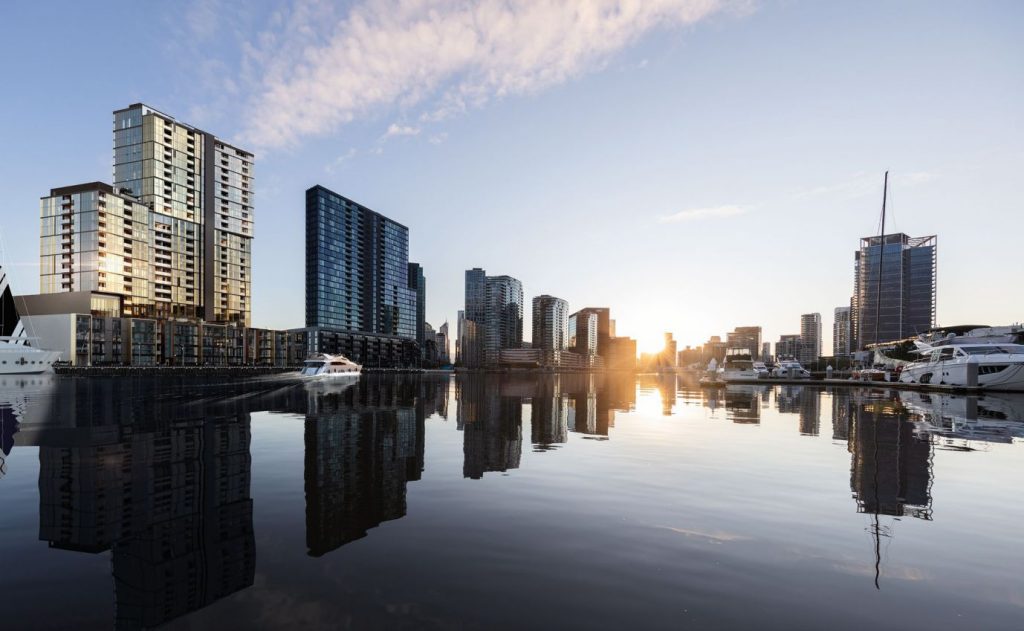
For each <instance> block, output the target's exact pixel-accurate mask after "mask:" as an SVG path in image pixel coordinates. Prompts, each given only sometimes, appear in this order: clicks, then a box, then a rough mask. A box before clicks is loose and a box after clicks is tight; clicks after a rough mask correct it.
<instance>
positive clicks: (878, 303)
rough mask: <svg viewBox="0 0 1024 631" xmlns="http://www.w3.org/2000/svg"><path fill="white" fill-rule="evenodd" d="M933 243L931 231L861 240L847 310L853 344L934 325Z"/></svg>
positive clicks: (900, 336) (935, 245)
mask: <svg viewBox="0 0 1024 631" xmlns="http://www.w3.org/2000/svg"><path fill="white" fill-rule="evenodd" d="M883 242H884V243H883ZM937 249H938V238H937V237H935V236H934V235H933V236H928V237H909V236H907V235H905V234H903V233H898V234H887V235H885V236H884V237H866V238H863V239H861V240H860V249H859V250H858V251H857V253H856V254H855V255H854V256H855V259H854V260H855V264H854V270H855V274H854V276H855V281H854V282H855V284H854V290H853V300H852V301H851V306H852V309H851V313H850V319H851V332H852V334H853V336H854V337H855V343H854V344H852V345H851V347H852V348H853V349H857V350H859V349H862V348H864V346H866V345H868V344H874V343H876V342H889V341H892V340H900V339H903V338H906V337H910V336H913V335H917V334H918V333H923V332H924V331H927V330H928V329H930V328H932V327H933V326H935V270H936V251H937Z"/></svg>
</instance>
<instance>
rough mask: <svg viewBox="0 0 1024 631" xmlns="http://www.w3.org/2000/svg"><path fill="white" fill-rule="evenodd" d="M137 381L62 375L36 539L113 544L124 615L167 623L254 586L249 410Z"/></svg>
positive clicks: (123, 622) (71, 546)
mask: <svg viewBox="0 0 1024 631" xmlns="http://www.w3.org/2000/svg"><path fill="white" fill-rule="evenodd" d="M144 383H146V387H145V389H144V390H140V389H139V388H141V387H142V386H141V384H140V383H138V382H136V381H135V380H127V379H125V380H117V381H116V382H115V381H111V380H86V379H83V380H63V381H61V382H60V383H59V384H58V387H59V389H60V392H58V393H57V396H56V397H55V399H54V401H55V410H54V415H53V417H52V420H53V422H44V423H41V424H39V425H36V426H34V427H28V428H27V431H26V433H25V436H24V438H25V442H26V443H29V444H33V443H34V444H38V445H39V538H40V539H41V540H43V541H47V542H48V544H49V545H50V547H52V548H59V549H64V550H73V551H80V552H88V553H99V552H104V551H107V550H109V551H110V553H111V567H112V572H113V578H114V599H115V611H116V614H115V615H116V626H117V627H118V628H141V627H150V626H155V625H158V624H161V623H163V622H166V621H168V620H171V619H174V618H177V617H178V616H181V615H183V614H186V613H188V612H190V611H194V610H196V609H199V608H200V607H203V606H205V605H207V604H209V603H211V602H213V601H215V600H217V599H219V598H222V597H224V596H226V595H228V594H231V593H233V592H236V591H238V590H240V589H244V588H245V587H248V586H249V585H251V584H252V582H253V575H254V571H255V563H256V555H255V541H254V538H253V526H252V515H253V513H252V510H253V506H252V499H251V497H250V482H251V460H250V455H249V443H250V427H249V414H248V411H246V410H244V409H235V408H236V406H233V405H230V404H228V405H218V406H215V407H216V408H217V409H213V408H212V407H210V406H207V405H205V401H203V400H201V401H198V402H192V403H191V404H189V403H187V402H185V401H183V400H182V399H181V398H179V397H175V396H153V392H154V389H153V388H155V384H152V383H147V382H144Z"/></svg>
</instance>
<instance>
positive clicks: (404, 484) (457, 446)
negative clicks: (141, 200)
mask: <svg viewBox="0 0 1024 631" xmlns="http://www.w3.org/2000/svg"><path fill="white" fill-rule="evenodd" d="M0 439H2V447H3V462H2V470H3V476H2V477H0V526H2V528H0V594H2V598H3V625H4V628H5V629H11V628H33V629H39V628H100V629H102V628H111V627H115V628H140V627H152V626H158V625H166V626H167V628H183V629H218V630H223V629H229V628H231V629H233V628H282V627H299V628H338V627H343V628H345V627H347V628H392V629H405V628H409V629H418V628H428V629H435V628H436V629H477V628H559V629H564V628H579V629H620V628H666V629H668V628H672V629H678V628H742V627H757V628H833V629H834V628H850V629H853V628H856V629H865V628H872V629H886V628H898V629H917V628H932V629H935V628H963V629H981V628H985V629H999V628H1005V629H1011V628H1012V629H1020V628H1021V627H1022V626H1024V623H1022V621H1024V577H1022V574H1021V569H1022V568H1024V544H1022V543H1021V536H1022V524H1024V502H1022V501H1021V500H1022V496H1024V491H1022V483H1024V398H1022V397H1020V396H1010V395H1000V396H992V395H990V396H985V397H982V398H977V397H947V396H936V395H931V396H928V395H923V394H917V393H908V392H896V391H888V390H884V389H857V390H848V389H835V390H831V391H830V390H822V389H817V388H810V387H790V386H784V387H754V386H741V387H730V388H729V389H728V390H725V391H719V392H702V391H701V390H699V389H698V388H695V387H694V386H693V384H688V383H687V382H686V381H685V380H684V379H683V378H681V377H680V378H675V377H667V378H654V377H652V378H647V377H641V378H639V379H638V380H636V381H634V380H632V379H629V380H622V379H612V378H599V377H586V376H569V377H566V376H563V377H558V376H549V377H539V378H533V377H496V376H492V377H482V376H480V377H467V378H459V379H454V378H452V379H450V378H448V377H441V376H438V377H433V376H422V377H401V378H399V377H382V376H376V377H370V376H364V377H363V378H362V380H361V381H359V382H358V383H357V384H355V385H352V386H350V387H345V386H341V385H327V386H324V385H321V386H311V385H308V384H303V383H298V382H296V381H294V380H291V379H290V378H281V377H277V378H266V379H260V380H254V381H246V382H236V383H230V384H212V383H203V384H196V383H194V382H192V383H189V382H185V381H176V380H173V379H162V380H159V381H150V380H129V379H109V380H103V379H58V378H35V379H31V378H30V379H10V378H8V379H6V380H3V379H0Z"/></svg>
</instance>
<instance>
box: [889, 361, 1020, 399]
mask: <svg viewBox="0 0 1024 631" xmlns="http://www.w3.org/2000/svg"><path fill="white" fill-rule="evenodd" d="M1017 357H1019V355H1017ZM991 366H1005V368H1002V369H1000V370H993V369H992V368H990V367H991ZM967 367H968V365H967V363H964V362H945V363H941V362H940V363H935V364H932V363H929V364H921V365H914V364H911V365H909V366H907V367H905V368H904V369H903V372H902V374H900V382H901V383H908V384H919V385H931V386H950V387H954V388H979V389H982V390H999V391H1003V392H1024V362H1019V361H1016V362H1012V363H1011V362H999V361H996V362H991V363H980V364H978V379H977V384H969V383H968V378H967ZM990 371H991V372H990Z"/></svg>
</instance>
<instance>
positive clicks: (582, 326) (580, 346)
mask: <svg viewBox="0 0 1024 631" xmlns="http://www.w3.org/2000/svg"><path fill="white" fill-rule="evenodd" d="M568 333H569V350H571V351H573V352H574V353H578V354H579V355H582V356H584V357H593V356H595V355H597V314H596V313H594V312H592V311H586V310H584V311H577V312H576V313H574V314H572V315H570V316H569V323H568Z"/></svg>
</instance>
